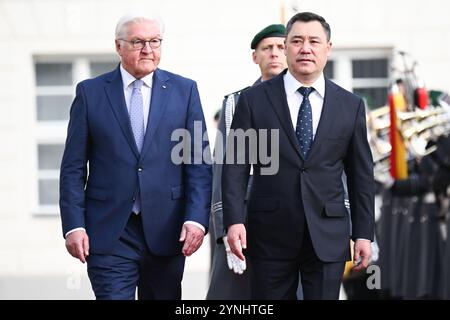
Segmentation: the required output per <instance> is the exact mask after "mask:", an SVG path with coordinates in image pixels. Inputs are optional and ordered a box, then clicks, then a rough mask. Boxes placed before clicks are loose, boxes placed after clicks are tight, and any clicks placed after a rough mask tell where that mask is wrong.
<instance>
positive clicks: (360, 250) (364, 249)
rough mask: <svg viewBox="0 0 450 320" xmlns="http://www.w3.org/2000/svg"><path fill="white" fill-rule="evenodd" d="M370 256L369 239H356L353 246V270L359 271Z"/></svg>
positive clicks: (368, 260)
mask: <svg viewBox="0 0 450 320" xmlns="http://www.w3.org/2000/svg"><path fill="white" fill-rule="evenodd" d="M371 256H372V246H371V241H370V240H366V239H357V240H356V242H355V246H354V254H353V264H355V267H354V268H353V270H355V271H359V270H363V269H365V268H367V266H368V265H369V262H370V258H371Z"/></svg>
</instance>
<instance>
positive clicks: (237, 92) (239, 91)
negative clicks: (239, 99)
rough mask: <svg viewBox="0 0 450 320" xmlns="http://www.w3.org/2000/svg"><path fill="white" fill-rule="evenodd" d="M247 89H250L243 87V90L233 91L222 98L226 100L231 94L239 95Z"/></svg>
mask: <svg viewBox="0 0 450 320" xmlns="http://www.w3.org/2000/svg"><path fill="white" fill-rule="evenodd" d="M248 88H250V86H248V87H245V88H243V89H240V90H238V91H235V92H232V93H229V94H226V95H225V96H224V98H225V99H226V98H227V97H229V96H231V95H232V94H233V95H234V94H241V92H242V91H244V90H246V89H248Z"/></svg>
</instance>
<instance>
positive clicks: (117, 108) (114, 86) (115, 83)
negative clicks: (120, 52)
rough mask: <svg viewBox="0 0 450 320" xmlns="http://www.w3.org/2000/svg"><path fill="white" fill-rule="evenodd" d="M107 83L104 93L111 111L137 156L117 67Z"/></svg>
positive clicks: (137, 152)
mask: <svg viewBox="0 0 450 320" xmlns="http://www.w3.org/2000/svg"><path fill="white" fill-rule="evenodd" d="M107 81H108V82H109V83H108V84H107V85H106V86H105V91H106V95H107V97H108V99H109V103H110V106H111V108H112V110H113V113H114V115H115V117H116V119H117V121H118V122H119V125H120V127H121V129H122V132H123V134H124V135H125V138H126V139H127V141H128V144H129V145H130V147H131V149H132V150H133V153H134V155H135V156H136V157H137V158H139V151H138V149H137V147H136V143H135V141H134V136H133V132H132V130H131V124H130V118H129V117H128V112H127V107H126V103H125V97H124V94H123V82H122V76H121V75H120V69H119V67H118V68H117V69H116V70H115V72H113V73H112V76H111V78H110V79H109V80H107Z"/></svg>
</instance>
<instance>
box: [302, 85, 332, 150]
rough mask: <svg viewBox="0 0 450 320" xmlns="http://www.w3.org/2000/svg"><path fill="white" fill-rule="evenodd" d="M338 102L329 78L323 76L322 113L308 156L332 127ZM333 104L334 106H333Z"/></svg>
mask: <svg viewBox="0 0 450 320" xmlns="http://www.w3.org/2000/svg"><path fill="white" fill-rule="evenodd" d="M338 102H339V99H338V96H337V95H336V91H335V87H334V86H333V84H332V83H331V81H330V80H328V79H326V78H325V97H324V100H323V107H322V113H321V115H320V120H319V125H318V126H317V131H316V135H315V137H314V141H313V143H312V146H311V150H310V151H309V154H308V158H311V157H312V155H313V154H314V151H316V150H317V149H318V145H319V144H320V143H321V141H322V140H323V139H324V138H325V137H327V132H328V131H329V130H330V128H331V127H332V125H333V123H334V121H336V116H335V114H334V110H336V104H337V103H338ZM333 105H334V106H333Z"/></svg>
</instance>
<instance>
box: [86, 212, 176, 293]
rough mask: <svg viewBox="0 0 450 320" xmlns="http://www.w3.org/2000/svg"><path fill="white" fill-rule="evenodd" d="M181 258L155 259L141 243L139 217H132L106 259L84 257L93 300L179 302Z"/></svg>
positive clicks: (159, 257)
mask: <svg viewBox="0 0 450 320" xmlns="http://www.w3.org/2000/svg"><path fill="white" fill-rule="evenodd" d="M184 261H185V258H184V256H183V255H176V256H168V257H165V256H156V255H154V254H152V253H151V252H150V251H149V250H148V248H147V245H146V243H145V238H144V232H143V228H142V221H141V216H140V215H135V214H134V213H132V214H131V215H130V218H129V220H128V223H127V225H126V227H125V229H124V230H123V232H122V235H121V237H120V239H119V241H118V243H117V245H116V247H115V248H114V250H113V252H112V253H111V254H108V255H104V254H91V255H89V256H88V259H87V263H88V275H89V279H90V281H91V285H92V289H93V290H94V293H95V296H96V298H97V299H101V300H105V299H106V300H134V299H135V297H136V288H137V289H138V299H139V300H180V299H181V280H182V278H183V270H184Z"/></svg>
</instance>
